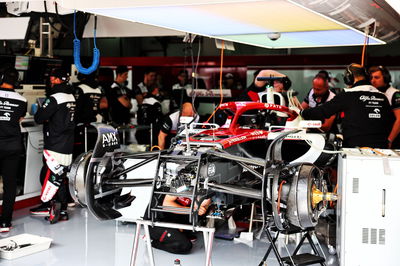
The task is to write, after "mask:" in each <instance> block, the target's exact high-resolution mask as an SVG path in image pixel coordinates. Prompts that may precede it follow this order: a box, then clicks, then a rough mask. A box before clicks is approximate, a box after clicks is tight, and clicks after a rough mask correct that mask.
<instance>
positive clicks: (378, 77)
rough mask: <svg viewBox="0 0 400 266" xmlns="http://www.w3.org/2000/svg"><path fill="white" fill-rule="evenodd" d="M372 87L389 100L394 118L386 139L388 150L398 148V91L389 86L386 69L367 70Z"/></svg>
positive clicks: (399, 112)
mask: <svg viewBox="0 0 400 266" xmlns="http://www.w3.org/2000/svg"><path fill="white" fill-rule="evenodd" d="M369 74H370V77H371V83H372V85H373V86H374V87H375V88H377V89H378V90H379V91H380V92H383V93H384V94H385V95H386V97H387V98H388V100H389V103H390V106H391V107H392V111H393V114H394V116H395V122H394V124H393V127H392V130H391V131H390V134H389V137H388V142H389V145H388V148H392V149H399V148H400V137H399V133H400V91H399V90H398V89H395V88H393V87H392V86H390V83H391V82H392V77H391V76H390V72H389V70H388V69H387V68H385V67H383V66H373V67H371V68H370V69H369Z"/></svg>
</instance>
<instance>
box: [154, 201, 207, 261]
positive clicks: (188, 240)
mask: <svg viewBox="0 0 400 266" xmlns="http://www.w3.org/2000/svg"><path fill="white" fill-rule="evenodd" d="M190 204H191V200H190V199H188V198H184V197H177V196H171V195H166V196H165V197H164V199H163V206H168V207H178V208H182V207H183V208H188V207H190ZM210 205H211V199H206V200H204V201H203V202H202V203H201V204H200V208H199V211H198V214H199V216H203V215H204V214H206V212H207V209H208V207H209V206H210ZM160 220H161V221H162V222H169V223H178V224H188V220H189V219H188V216H187V215H182V214H172V213H163V214H162V215H161V219H160ZM150 238H151V245H152V246H153V247H154V248H157V249H161V250H164V251H167V252H170V253H174V254H188V253H189V252H190V250H191V249H192V246H193V245H192V240H195V239H196V238H195V236H194V235H193V232H192V231H185V230H181V229H172V228H164V227H156V226H155V227H151V228H150Z"/></svg>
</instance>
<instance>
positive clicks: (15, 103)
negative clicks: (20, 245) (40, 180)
mask: <svg viewBox="0 0 400 266" xmlns="http://www.w3.org/2000/svg"><path fill="white" fill-rule="evenodd" d="M7 72H8V74H10V75H11V76H14V75H13V74H15V73H17V74H18V72H17V71H16V70H15V69H11V70H7ZM7 72H6V73H5V74H4V78H3V82H6V83H8V84H14V82H16V81H18V78H17V77H18V76H15V78H14V79H13V80H8V79H9V78H10V77H9V76H10V75H8V74H7ZM0 82H1V81H0ZM26 110H27V101H26V99H25V98H24V97H22V96H21V95H19V94H18V93H17V92H15V91H14V89H6V88H0V174H1V176H2V177H3V189H4V194H3V204H2V208H3V210H2V215H1V220H0V232H8V231H9V230H10V228H11V220H12V213H13V207H14V203H15V197H16V189H17V173H18V167H19V163H20V156H21V155H22V154H23V153H24V147H23V145H22V140H21V129H20V126H19V120H20V119H21V117H24V116H25V114H26Z"/></svg>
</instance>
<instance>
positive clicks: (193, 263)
mask: <svg viewBox="0 0 400 266" xmlns="http://www.w3.org/2000/svg"><path fill="white" fill-rule="evenodd" d="M69 213H70V220H69V221H66V222H59V223H57V224H54V225H50V224H49V223H48V222H47V221H45V220H44V218H43V217H31V216H30V215H29V213H28V209H23V210H19V211H16V212H15V214H14V220H13V229H12V230H11V231H10V232H9V233H1V234H0V238H5V237H9V236H13V235H17V234H22V233H29V234H35V235H41V236H46V237H50V238H52V239H53V242H52V245H51V247H50V249H48V250H46V251H42V252H39V253H36V254H32V255H29V256H26V257H21V258H18V259H14V260H4V259H1V260H0V265H2V266H17V265H18V266H19V265H21V266H22V265H24V266H25V265H29V266H70V265H77V266H79V265H84V266H92V265H93V266H111V265H115V266H128V265H130V258H131V251H132V245H133V238H134V234H135V225H134V224H122V223H120V222H116V221H98V220H96V219H95V218H94V217H93V216H92V215H91V214H90V213H88V211H87V210H86V209H82V208H78V207H76V208H74V209H71V210H70V211H69ZM281 242H282V241H281ZM144 245H145V241H143V240H142V239H141V240H140V246H139V251H138V264H137V265H146V266H147V265H150V263H149V260H148V256H147V252H146V249H145V246H144ZM268 245H269V244H268V243H267V241H266V240H263V239H262V240H255V241H253V242H252V243H251V245H246V244H242V243H235V242H234V241H227V240H220V239H215V241H214V246H213V253H212V262H213V265H214V266H223V265H229V266H235V265H238V266H239V265H240V266H243V265H246V266H247V265H258V264H259V262H260V260H261V258H262V257H263V255H264V253H265V251H266V249H267V247H268ZM280 246H281V250H282V252H283V253H284V252H285V249H284V247H283V245H282V244H280ZM293 247H294V244H289V250H293ZM307 249H309V246H308V245H304V252H307V251H308V250H307ZM153 250H154V256H155V261H156V265H157V266H158V265H160V266H168V265H171V266H172V265H173V262H174V259H176V258H179V259H180V260H181V263H182V265H183V266H189V265H190V266H198V265H199V266H200V265H204V261H205V254H204V246H203V241H202V238H201V237H200V238H199V239H198V241H197V242H196V244H195V246H194V248H193V251H192V253H191V254H190V255H174V254H169V253H166V252H164V251H160V250H155V249H153ZM325 255H326V256H327V258H326V259H327V265H330V266H336V265H338V263H337V259H336V256H333V255H329V253H328V252H327V251H326V249H325ZM267 265H268V266H275V265H278V263H277V260H276V258H275V257H274V256H273V255H270V258H269V259H268V261H267ZM318 265H319V264H318Z"/></svg>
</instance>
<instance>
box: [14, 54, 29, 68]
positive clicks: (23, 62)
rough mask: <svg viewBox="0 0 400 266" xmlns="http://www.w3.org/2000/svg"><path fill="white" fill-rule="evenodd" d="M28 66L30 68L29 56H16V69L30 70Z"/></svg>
mask: <svg viewBox="0 0 400 266" xmlns="http://www.w3.org/2000/svg"><path fill="white" fill-rule="evenodd" d="M28 68H29V56H22V55H17V56H16V57H15V69H16V70H28Z"/></svg>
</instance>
